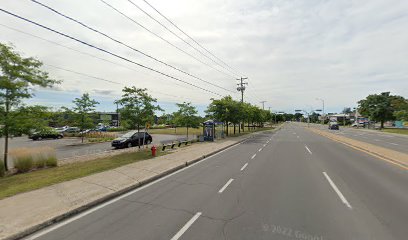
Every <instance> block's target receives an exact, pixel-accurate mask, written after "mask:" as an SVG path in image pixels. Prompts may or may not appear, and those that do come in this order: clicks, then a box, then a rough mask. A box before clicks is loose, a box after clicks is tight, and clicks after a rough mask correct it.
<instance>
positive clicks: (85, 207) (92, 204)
mask: <svg viewBox="0 0 408 240" xmlns="http://www.w3.org/2000/svg"><path fill="white" fill-rule="evenodd" d="M281 127H282V125H281V126H278V127H277V128H275V129H273V130H267V131H272V132H276V131H278V130H279V129H280V128H281ZM267 131H259V132H255V133H251V134H248V136H247V137H245V138H243V139H241V140H239V141H237V142H235V143H233V144H231V145H228V146H225V147H223V148H220V149H217V150H215V151H213V152H210V153H208V154H206V155H203V156H201V157H198V158H196V159H193V160H190V161H187V162H185V163H184V164H180V165H178V166H176V167H173V168H171V169H169V170H166V171H164V172H162V173H159V174H157V175H155V176H153V177H150V178H148V179H146V180H144V181H141V182H138V183H136V184H134V185H132V186H129V187H127V188H124V189H121V190H118V191H116V192H113V193H111V194H109V195H107V196H104V197H102V198H99V199H97V200H95V201H92V202H90V203H87V204H85V205H83V206H81V207H78V208H76V209H74V210H71V211H69V212H66V213H64V214H61V215H59V216H57V217H54V218H52V219H50V220H48V221H45V222H43V223H41V224H38V225H36V226H33V227H31V228H29V229H26V230H24V231H22V232H20V233H17V234H14V235H12V236H9V237H6V238H4V239H3V240H17V239H22V238H24V237H27V236H28V235H31V234H33V233H35V232H38V231H40V230H42V229H44V228H46V227H48V226H50V225H53V224H56V223H59V222H62V221H64V220H66V219H67V218H70V217H72V216H74V215H77V214H79V213H82V212H84V211H86V210H88V209H91V208H93V207H95V206H97V205H100V204H102V203H105V202H107V201H109V200H112V199H114V198H116V197H119V196H120V195H123V194H125V193H128V192H130V191H132V190H134V189H137V188H139V187H141V186H143V185H146V184H148V183H151V182H154V181H156V180H158V179H160V178H162V177H165V176H167V175H169V174H171V173H174V172H176V171H178V170H180V169H183V168H185V167H187V166H189V165H192V164H195V163H197V162H200V161H201V160H204V159H205V158H207V157H210V156H212V155H215V154H217V153H219V152H221V151H224V150H226V149H228V148H231V147H234V146H236V145H238V144H241V143H242V142H244V141H246V140H248V139H250V138H253V134H257V133H262V132H267Z"/></svg>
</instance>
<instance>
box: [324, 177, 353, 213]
mask: <svg viewBox="0 0 408 240" xmlns="http://www.w3.org/2000/svg"><path fill="white" fill-rule="evenodd" d="M323 175H324V176H325V177H326V179H327V181H328V182H329V183H330V186H331V187H332V188H333V189H334V191H335V192H336V193H337V195H338V196H339V198H340V200H341V201H342V202H343V203H344V204H345V205H346V206H347V207H348V208H350V209H353V208H352V207H351V205H350V203H349V202H348V201H347V199H346V198H345V197H344V195H343V194H342V193H341V192H340V190H339V189H338V188H337V186H336V184H334V182H333V181H332V180H331V178H330V177H329V175H327V173H326V172H323Z"/></svg>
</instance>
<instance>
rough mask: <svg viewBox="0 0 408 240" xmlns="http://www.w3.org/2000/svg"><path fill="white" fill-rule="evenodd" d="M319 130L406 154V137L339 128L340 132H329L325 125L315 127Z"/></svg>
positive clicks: (407, 138) (407, 147)
mask: <svg viewBox="0 0 408 240" xmlns="http://www.w3.org/2000/svg"><path fill="white" fill-rule="evenodd" d="M313 126H315V127H316V126H317V127H318V128H319V129H322V130H325V131H329V132H331V133H334V134H339V135H342V136H345V137H348V138H352V139H355V140H358V141H361V142H366V143H370V144H374V145H377V146H381V147H385V148H389V149H392V150H395V151H399V152H403V153H408V136H405V135H401V136H398V135H396V134H389V133H385V132H378V131H375V130H364V129H354V128H349V127H342V126H340V130H329V129H328V126H327V125H317V124H314V125H313Z"/></svg>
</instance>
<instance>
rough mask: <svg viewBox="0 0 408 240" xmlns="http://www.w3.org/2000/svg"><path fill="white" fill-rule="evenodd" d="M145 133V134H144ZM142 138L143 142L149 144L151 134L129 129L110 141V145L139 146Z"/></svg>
mask: <svg viewBox="0 0 408 240" xmlns="http://www.w3.org/2000/svg"><path fill="white" fill-rule="evenodd" d="M144 134H145V135H144ZM143 138H144V139H145V142H144V143H145V144H150V143H151V142H152V141H153V138H152V136H151V135H150V134H149V133H147V132H139V133H138V132H137V131H131V132H128V133H126V134H124V135H122V136H121V137H119V138H115V139H114V140H113V141H112V147H114V148H125V147H133V146H139V143H140V145H142V144H143Z"/></svg>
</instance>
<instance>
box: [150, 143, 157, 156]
mask: <svg viewBox="0 0 408 240" xmlns="http://www.w3.org/2000/svg"><path fill="white" fill-rule="evenodd" d="M150 150H152V156H153V157H156V150H157V148H156V146H154V145H153V147H152V148H150Z"/></svg>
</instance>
